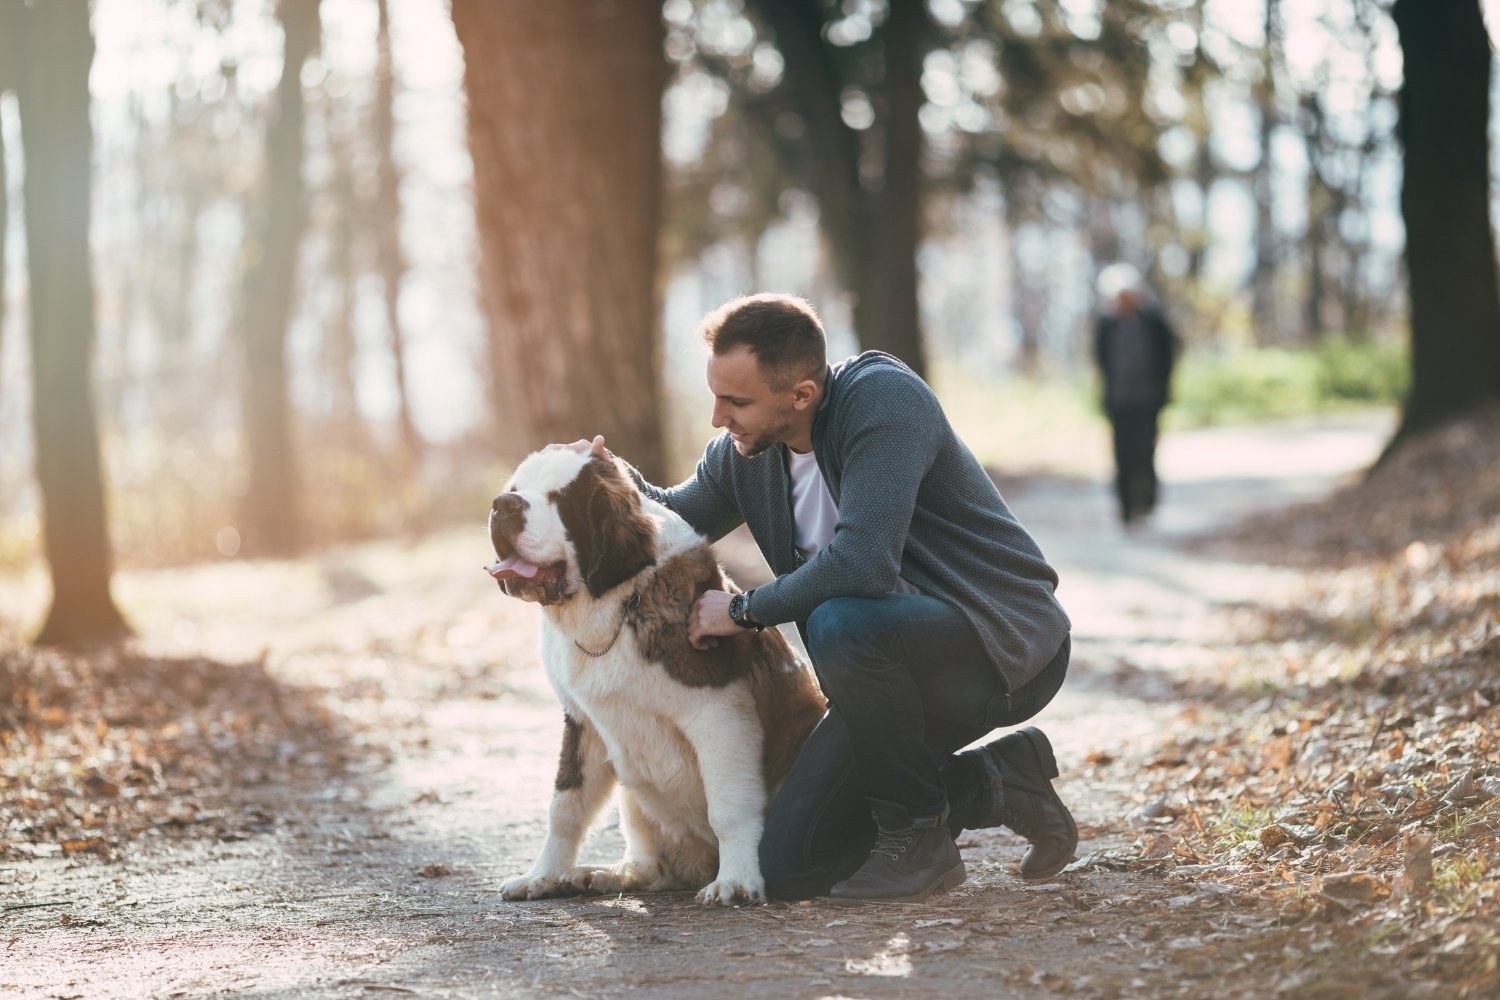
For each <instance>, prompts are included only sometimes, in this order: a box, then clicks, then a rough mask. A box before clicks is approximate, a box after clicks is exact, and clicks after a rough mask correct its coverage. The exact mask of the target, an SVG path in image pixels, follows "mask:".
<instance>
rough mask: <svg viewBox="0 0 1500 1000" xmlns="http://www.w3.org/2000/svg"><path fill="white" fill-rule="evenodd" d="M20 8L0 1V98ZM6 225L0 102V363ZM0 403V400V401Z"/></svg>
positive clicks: (12, 79)
mask: <svg viewBox="0 0 1500 1000" xmlns="http://www.w3.org/2000/svg"><path fill="white" fill-rule="evenodd" d="M19 10H21V5H20V4H17V3H13V2H12V0H0V98H4V97H5V94H6V92H7V91H9V90H14V89H15V86H16V57H17V56H18V55H19V54H20V52H19V50H20V46H19V44H18V36H19V35H20V25H19V24H18V23H17V21H16V12H17V11H19ZM9 225H10V181H9V174H8V172H7V170H6V167H5V108H4V101H3V100H0V359H3V358H4V357H5V275H6V263H5V234H6V233H7V232H9V229H8V227H9ZM0 399H3V397H0Z"/></svg>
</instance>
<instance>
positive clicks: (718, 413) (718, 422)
mask: <svg viewBox="0 0 1500 1000" xmlns="http://www.w3.org/2000/svg"><path fill="white" fill-rule="evenodd" d="M728 422H729V421H727V420H725V419H724V411H723V410H721V409H720V408H719V407H717V406H715V407H714V418H713V421H712V423H713V425H714V428H715V429H717V428H720V427H723V426H724V425H725V424H727V423H728Z"/></svg>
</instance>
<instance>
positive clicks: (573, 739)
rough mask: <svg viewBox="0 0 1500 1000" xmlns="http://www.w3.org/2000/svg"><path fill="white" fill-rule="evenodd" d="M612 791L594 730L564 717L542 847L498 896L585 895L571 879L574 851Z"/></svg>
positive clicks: (612, 777)
mask: <svg viewBox="0 0 1500 1000" xmlns="http://www.w3.org/2000/svg"><path fill="white" fill-rule="evenodd" d="M614 787H615V771H614V768H613V767H612V766H610V763H609V759H608V757H607V756H606V754H605V750H604V743H603V741H602V740H600V739H599V734H598V732H596V731H595V729H594V727H593V725H592V724H590V723H589V721H588V720H587V719H584V718H575V717H574V716H573V715H571V714H564V715H563V744H562V751H561V753H559V754H558V759H557V780H556V782H555V783H554V785H553V789H554V790H553V793H552V807H551V809H549V810H548V813H547V840H546V843H544V844H543V845H542V853H541V855H540V856H539V857H538V858H537V859H536V863H535V864H533V865H532V866H531V871H529V872H527V873H526V874H525V875H521V876H519V877H517V878H513V879H511V880H510V881H508V882H506V883H505V884H504V885H502V886H501V887H500V895H501V896H503V897H504V898H506V899H543V898H545V897H547V896H575V895H577V894H579V893H580V892H585V891H587V890H588V886H587V884H584V885H578V884H575V880H574V879H573V878H572V877H571V876H572V875H573V874H574V872H575V870H576V869H575V868H574V866H575V865H576V864H577V862H578V848H579V847H580V845H582V843H583V836H584V834H586V833H587V832H588V829H589V826H590V825H591V824H592V823H593V822H594V818H595V817H596V816H598V814H599V809H600V807H602V806H603V805H604V802H605V800H606V799H607V798H609V793H610V791H612V790H613V789H614Z"/></svg>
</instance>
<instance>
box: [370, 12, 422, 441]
mask: <svg viewBox="0 0 1500 1000" xmlns="http://www.w3.org/2000/svg"><path fill="white" fill-rule="evenodd" d="M388 7H389V5H388V3H387V0H377V3H376V9H377V11H378V12H379V29H378V33H377V36H376V43H375V45H376V56H375V60H376V61H375V113H374V123H373V131H374V133H375V171H376V173H375V225H376V227H377V232H376V236H375V247H376V254H377V256H378V258H379V259H378V261H377V266H378V269H379V271H380V281H381V285H382V287H383V289H384V292H385V323H386V331H387V335H388V338H389V339H388V341H387V343H388V344H389V345H390V351H391V365H392V369H393V372H394V375H395V380H396V419H397V424H398V429H399V434H400V439H401V446H402V449H403V450H404V452H405V457H406V459H407V461H412V460H414V459H416V458H417V457H419V456H420V455H421V453H422V436H421V435H420V434H418V433H417V425H416V422H415V421H413V420H412V415H411V395H410V393H409V392H408V391H407V388H406V381H407V379H406V337H405V335H404V333H403V332H402V328H401V310H400V304H401V282H402V279H403V278H405V276H406V260H405V256H404V255H403V254H402V252H401V171H400V168H399V167H397V165H396V155H395V136H396V114H395V101H396V68H395V65H394V61H393V60H392V58H391V23H390V22H391V19H390V11H389V9H388Z"/></svg>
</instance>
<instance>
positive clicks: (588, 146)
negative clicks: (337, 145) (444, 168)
mask: <svg viewBox="0 0 1500 1000" xmlns="http://www.w3.org/2000/svg"><path fill="white" fill-rule="evenodd" d="M452 12H453V23H454V27H455V28H456V29H457V32H458V38H459V42H460V43H461V44H462V46H463V51H464V84H465V89H466V91H467V93H468V98H469V147H470V151H471V153H472V155H473V159H474V197H475V203H476V210H477V212H478V221H479V236H480V249H481V264H480V271H481V286H482V288H483V291H484V300H485V306H486V309H487V313H488V320H489V344H490V363H491V369H492V376H493V378H492V384H491V390H492V394H493V401H494V407H495V415H496V421H495V439H496V441H497V445H499V446H500V447H501V448H502V449H504V450H509V451H510V452H511V453H512V455H513V456H514V455H517V454H518V453H520V452H524V451H528V450H530V449H532V448H535V447H538V446H540V445H542V444H546V443H548V442H553V441H571V440H574V439H577V438H580V437H586V436H589V435H592V434H595V433H602V434H604V435H605V436H606V437H607V438H608V439H609V441H610V444H611V447H612V448H613V449H614V450H615V451H617V452H619V453H620V454H621V455H623V456H625V457H626V458H628V459H629V460H630V461H632V462H634V463H635V464H636V465H637V466H638V467H639V468H640V469H641V471H642V472H643V473H644V474H646V475H647V476H648V477H651V478H656V479H658V481H659V480H660V479H661V478H662V477H663V476H664V475H665V473H666V471H667V470H666V462H665V445H664V437H663V429H662V409H661V397H662V391H661V386H660V346H659V339H658V337H657V336H656V325H657V309H656V301H657V250H658V231H659V216H660V187H661V141H660V138H661V99H662V91H663V88H664V86H665V83H666V73H667V66H666V59H665V57H664V55H663V53H662V44H663V38H664V29H663V25H662V20H661V10H660V5H659V4H651V3H635V2H619V0H574V2H570V3H536V2H534V0H454V2H453V4H452Z"/></svg>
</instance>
